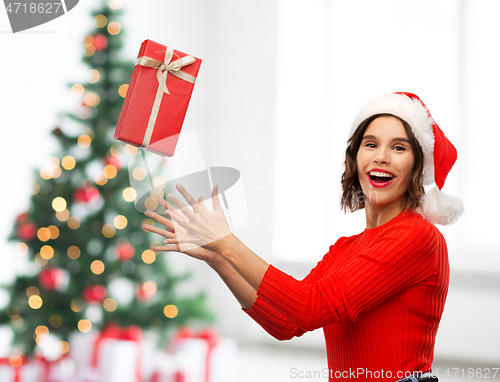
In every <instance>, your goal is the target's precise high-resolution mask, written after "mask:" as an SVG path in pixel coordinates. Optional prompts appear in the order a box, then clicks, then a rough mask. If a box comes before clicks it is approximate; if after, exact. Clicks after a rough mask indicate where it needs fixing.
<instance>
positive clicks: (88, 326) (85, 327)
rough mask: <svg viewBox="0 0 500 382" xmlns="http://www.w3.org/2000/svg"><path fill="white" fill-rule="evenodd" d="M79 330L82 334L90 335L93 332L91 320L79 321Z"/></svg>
mask: <svg viewBox="0 0 500 382" xmlns="http://www.w3.org/2000/svg"><path fill="white" fill-rule="evenodd" d="M78 330H80V331H81V332H82V333H88V332H90V331H91V330H92V323H91V322H90V321H89V320H85V319H84V320H80V321H78Z"/></svg>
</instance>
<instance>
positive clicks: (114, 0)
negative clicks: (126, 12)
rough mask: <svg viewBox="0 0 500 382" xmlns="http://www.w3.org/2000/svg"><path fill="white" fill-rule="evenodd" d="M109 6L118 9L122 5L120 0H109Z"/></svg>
mask: <svg viewBox="0 0 500 382" xmlns="http://www.w3.org/2000/svg"><path fill="white" fill-rule="evenodd" d="M109 7H110V8H111V9H120V8H121V7H122V0H109Z"/></svg>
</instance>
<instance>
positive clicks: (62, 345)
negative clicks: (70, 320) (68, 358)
mask: <svg viewBox="0 0 500 382" xmlns="http://www.w3.org/2000/svg"><path fill="white" fill-rule="evenodd" d="M58 344H59V352H60V353H61V354H66V353H67V352H69V343H68V342H67V341H59V342H58Z"/></svg>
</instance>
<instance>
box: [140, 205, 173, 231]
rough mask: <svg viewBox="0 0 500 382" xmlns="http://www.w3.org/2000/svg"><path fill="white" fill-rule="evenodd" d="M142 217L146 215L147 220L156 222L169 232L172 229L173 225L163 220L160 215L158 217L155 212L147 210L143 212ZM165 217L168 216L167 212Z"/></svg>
mask: <svg viewBox="0 0 500 382" xmlns="http://www.w3.org/2000/svg"><path fill="white" fill-rule="evenodd" d="M144 215H146V216H147V217H148V218H151V219H154V220H156V221H157V222H158V223H160V224H163V225H164V226H165V227H167V228H169V229H171V230H173V229H174V223H172V221H170V220H168V219H167V218H164V217H163V216H161V215H158V214H157V213H156V212H153V211H149V210H147V211H146V212H144ZM167 215H170V213H168V212H167Z"/></svg>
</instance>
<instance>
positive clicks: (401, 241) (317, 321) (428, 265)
mask: <svg viewBox="0 0 500 382" xmlns="http://www.w3.org/2000/svg"><path fill="white" fill-rule="evenodd" d="M436 236H437V233H436V229H435V227H433V226H432V225H431V224H429V223H427V222H425V221H424V220H423V219H412V220H409V221H405V222H404V223H398V224H394V225H393V226H391V227H390V229H388V230H387V231H386V232H384V233H382V234H381V235H380V236H378V237H376V238H374V239H372V240H369V241H366V242H362V243H361V244H360V247H359V248H357V249H356V255H355V256H354V258H353V260H352V261H351V262H349V263H348V264H346V265H345V266H342V267H341V269H335V270H332V271H329V272H327V273H326V274H324V275H323V277H321V278H319V279H317V280H314V282H311V283H307V282H304V281H298V280H296V279H294V278H293V277H291V276H289V275H287V274H285V273H283V272H281V271H280V270H278V269H276V268H275V267H273V266H272V265H271V266H269V268H268V270H267V272H266V274H265V275H264V278H263V280H262V282H261V284H260V286H259V289H258V290H257V294H258V296H259V297H261V298H262V299H263V300H264V301H265V302H267V303H268V304H269V305H271V306H272V307H273V308H274V309H275V310H277V311H278V312H280V313H281V314H282V315H283V316H285V317H286V318H287V319H288V320H290V321H291V322H292V323H294V324H295V325H297V327H299V328H300V329H301V330H304V331H310V330H314V329H317V328H320V327H323V326H326V325H329V324H331V323H341V322H344V321H346V320H350V321H356V320H357V317H358V314H359V313H360V312H363V311H365V310H368V309H370V308H372V307H374V306H376V305H378V304H380V303H381V302H383V301H384V300H386V299H388V298H389V297H391V296H393V295H395V294H396V293H398V292H400V291H402V290H404V289H406V288H408V287H410V286H411V285H414V284H416V283H418V282H420V281H421V280H423V279H425V278H426V277H428V276H429V275H431V274H432V273H433V272H434V264H435V258H434V257H435V256H434V254H435V247H436V243H437V240H438V239H437V237H436Z"/></svg>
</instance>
